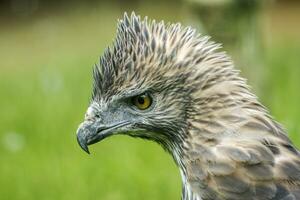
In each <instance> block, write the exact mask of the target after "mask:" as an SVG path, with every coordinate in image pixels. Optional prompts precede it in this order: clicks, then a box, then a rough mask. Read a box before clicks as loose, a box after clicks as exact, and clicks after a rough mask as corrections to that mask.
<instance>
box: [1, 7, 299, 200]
mask: <svg viewBox="0 0 300 200" xmlns="http://www.w3.org/2000/svg"><path fill="white" fill-rule="evenodd" d="M149 7H151V5H147V8H149ZM174 9H176V8H174ZM174 9H171V10H174ZM149 10H152V12H151V13H150V14H149V12H148V11H147V10H145V9H141V10H140V12H139V13H141V14H142V15H150V16H151V15H153V16H155V15H156V12H157V13H163V14H160V15H159V16H161V19H165V20H166V21H169V20H171V21H177V20H179V18H178V16H175V17H174V15H172V13H170V7H167V6H166V7H154V8H153V9H151V8H149ZM120 13H121V12H120V11H119V10H118V9H117V8H114V7H109V6H108V5H106V6H101V7H99V8H97V9H96V8H95V9H86V8H78V9H75V10H72V12H57V13H56V14H55V15H53V14H47V13H45V14H43V15H41V16H40V17H38V18H34V19H31V20H29V21H24V22H22V23H5V24H4V22H2V28H1V31H0V44H1V45H0V60H1V61H0V63H1V66H0V70H1V71H0V72H1V73H0V91H1V93H0V110H1V112H0V123H1V126H0V143H1V145H0V163H1V165H0V177H1V178H0V188H1V189H0V196H1V199H64V200H68V199H70V200H71V199H72V200H75V199H104V200H119V199H131V200H134V199H145V200H147V199H180V194H181V186H180V184H181V181H180V176H179V171H178V169H177V168H176V166H175V164H174V163H173V161H172V159H171V157H170V156H169V155H167V154H166V153H165V152H163V150H162V149H161V148H160V147H159V146H158V145H156V144H153V143H151V142H146V141H143V140H136V139H132V138H129V137H125V136H115V137H114V138H111V139H108V140H105V141H103V142H101V143H99V144H98V145H95V146H92V147H91V151H92V155H90V156H88V155H86V154H84V153H83V151H82V150H81V149H80V148H79V146H78V145H77V142H76V139H75V132H76V129H77V126H78V124H79V123H80V122H81V120H82V118H83V115H84V112H85V109H86V107H87V105H88V97H89V96H90V89H91V71H92V66H93V64H94V63H95V62H96V61H97V59H98V56H99V55H100V54H101V53H102V52H103V49H104V48H105V47H106V46H107V45H109V44H110V42H111V41H112V39H113V37H114V34H115V28H116V19H117V18H119V17H120V15H121V14H120ZM3 27H5V28H3ZM298 52H300V42H299V41H298V43H295V42H293V41H289V42H287V41H282V42H276V43H273V44H271V45H270V47H269V48H268V49H267V52H266V58H267V59H266V60H267V65H266V68H267V76H266V80H265V87H264V88H263V90H264V91H263V92H262V93H263V95H262V96H261V99H262V101H263V102H264V103H265V104H266V105H267V107H269V108H270V110H271V113H272V114H273V115H274V116H275V118H276V119H278V121H280V122H283V124H284V125H285V127H286V128H287V129H288V130H289V133H290V136H291V138H292V139H293V140H294V141H295V142H296V144H297V145H298V147H299V146H300V139H299V138H300V137H299V132H300V125H299V123H297V122H299V121H300V111H299V104H298V102H300V94H299V85H300V80H299V78H298V76H299V75H300V68H299V56H298Z"/></svg>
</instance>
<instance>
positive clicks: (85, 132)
mask: <svg viewBox="0 0 300 200" xmlns="http://www.w3.org/2000/svg"><path fill="white" fill-rule="evenodd" d="M96 132H97V130H96V129H95V128H93V125H92V124H88V123H87V122H84V123H82V124H81V125H80V126H79V128H78V130H77V142H78V144H79V146H80V147H81V148H82V149H83V150H84V151H85V152H87V153H88V154H90V151H89V148H88V138H89V136H91V135H94V134H96Z"/></svg>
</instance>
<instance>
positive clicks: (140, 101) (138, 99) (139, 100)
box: [137, 96, 145, 104]
mask: <svg viewBox="0 0 300 200" xmlns="http://www.w3.org/2000/svg"><path fill="white" fill-rule="evenodd" d="M144 98H145V97H144V96H139V97H138V98H137V101H138V103H139V104H144V103H145V100H144Z"/></svg>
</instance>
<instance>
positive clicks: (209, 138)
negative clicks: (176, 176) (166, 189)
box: [77, 13, 300, 200]
mask: <svg viewBox="0 0 300 200" xmlns="http://www.w3.org/2000/svg"><path fill="white" fill-rule="evenodd" d="M220 48H221V47H220V44H218V43H215V42H212V41H210V38H209V37H207V36H201V35H199V34H198V33H197V32H196V31H195V30H194V29H193V28H190V27H182V26H181V25H180V24H179V23H177V24H170V23H169V24H165V23H164V22H156V21H154V20H148V19H147V18H141V17H140V16H136V15H135V14H134V13H133V14H131V16H128V15H127V14H125V15H124V18H123V19H121V20H119V23H118V28H117V36H116V39H115V41H114V43H113V45H112V46H111V47H109V48H107V49H106V51H105V53H104V55H103V56H102V57H101V58H100V62H99V64H96V65H95V67H94V70H93V79H94V82H93V92H92V97H91V102H90V105H89V107H88V109H87V112H86V114H85V119H84V122H82V123H81V124H80V126H79V128H78V130H77V140H78V143H79V145H80V146H81V147H82V149H83V150H85V151H86V152H89V150H88V145H91V144H94V143H96V142H99V141H101V140H103V139H104V138H106V137H109V136H112V135H116V134H125V135H129V136H132V137H139V138H143V139H147V140H151V141H155V142H157V143H158V144H160V145H161V146H162V147H163V148H164V149H165V150H166V151H167V152H168V153H170V155H172V156H173V158H174V161H175V162H176V164H177V165H178V167H179V169H180V173H181V177H182V199H183V200H207V199H213V200H223V199H230V200H231V199H233V200H279V199H280V200H296V199H300V152H299V151H298V150H297V149H296V148H295V147H294V146H293V144H292V142H291V141H290V140H289V138H288V136H287V135H286V132H285V130H284V129H283V128H282V127H281V125H280V124H279V123H277V122H276V121H275V120H274V119H273V118H272V117H271V116H270V114H269V112H268V111H267V109H266V108H265V107H264V106H263V105H262V104H261V103H260V102H259V101H258V99H257V97H256V96H255V95H254V94H253V93H252V92H251V91H250V89H249V86H248V85H247V83H246V81H245V79H244V78H241V76H240V74H239V71H238V70H237V69H235V68H234V64H233V62H232V61H231V59H230V58H229V56H228V55H227V54H226V53H225V52H224V51H222V50H221V49H220Z"/></svg>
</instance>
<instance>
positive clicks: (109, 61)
mask: <svg viewBox="0 0 300 200" xmlns="http://www.w3.org/2000/svg"><path fill="white" fill-rule="evenodd" d="M219 48H220V44H217V43H214V42H212V41H209V37H208V36H200V34H197V33H196V31H195V29H193V28H191V27H185V28H184V27H182V26H181V24H179V23H177V24H170V23H168V24H165V23H164V22H163V21H160V22H158V23H157V22H156V21H155V20H150V21H149V20H148V19H147V17H145V18H144V19H141V18H140V16H136V15H135V14H134V13H132V14H131V16H130V17H129V16H128V15H127V14H126V13H125V14H124V17H123V19H121V20H119V23H118V28H117V36H116V39H115V41H114V43H113V46H112V47H109V48H107V49H106V51H105V52H104V55H103V56H102V57H101V58H100V63H99V64H100V66H99V65H96V66H95V68H94V93H93V97H96V94H103V93H105V94H107V93H116V92H117V91H116V90H117V88H112V87H113V85H115V84H116V83H117V84H118V85H119V86H120V84H123V85H124V82H125V81H127V82H130V81H133V82H134V83H135V84H136V85H139V84H142V83H145V81H147V80H148V83H150V82H149V80H150V79H151V78H155V77H158V76H160V77H162V76H169V77H170V76H173V75H174V76H178V75H180V74H181V75H182V76H183V77H184V74H185V75H186V76H190V75H191V74H194V75H193V76H195V74H197V72H199V69H196V68H195V66H198V68H201V66H200V65H201V64H209V65H213V64H214V63H221V62H222V63H223V65H224V66H231V62H230V60H229V59H228V57H227V56H226V55H225V53H224V52H216V50H217V49H219Z"/></svg>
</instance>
